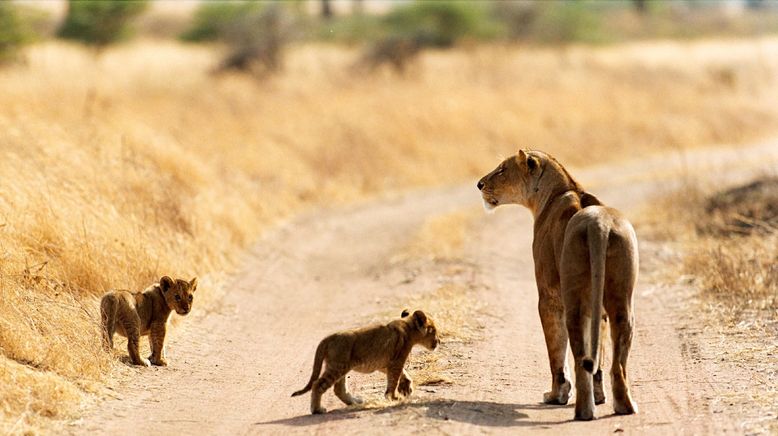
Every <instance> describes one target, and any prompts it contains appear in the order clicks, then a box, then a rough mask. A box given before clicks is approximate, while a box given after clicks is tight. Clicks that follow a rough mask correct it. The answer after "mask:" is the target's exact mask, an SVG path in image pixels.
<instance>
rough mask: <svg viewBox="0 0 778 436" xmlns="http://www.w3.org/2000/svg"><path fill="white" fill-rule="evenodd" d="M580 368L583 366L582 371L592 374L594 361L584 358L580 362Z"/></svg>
mask: <svg viewBox="0 0 778 436" xmlns="http://www.w3.org/2000/svg"><path fill="white" fill-rule="evenodd" d="M581 366H583V369H585V370H586V371H588V372H590V373H593V372H594V360H592V359H591V358H589V357H585V358H584V360H583V362H581Z"/></svg>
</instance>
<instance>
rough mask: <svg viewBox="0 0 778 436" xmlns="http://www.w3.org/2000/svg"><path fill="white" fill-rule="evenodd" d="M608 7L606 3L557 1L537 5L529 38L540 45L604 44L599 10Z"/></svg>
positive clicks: (577, 0) (574, 0) (578, 0)
mask: <svg viewBox="0 0 778 436" xmlns="http://www.w3.org/2000/svg"><path fill="white" fill-rule="evenodd" d="M607 6H609V5H608V4H607V2H604V3H596V2H592V1H586V0H556V1H548V2H544V3H540V4H538V5H537V7H538V11H537V16H536V17H535V19H534V20H533V22H532V24H531V26H532V30H531V31H530V34H531V35H532V36H531V37H532V38H533V39H536V40H538V41H540V42H546V43H565V42H576V41H577V42H588V43H597V42H605V41H606V39H607V38H606V35H605V32H603V28H602V21H601V19H600V16H599V14H598V8H601V7H607Z"/></svg>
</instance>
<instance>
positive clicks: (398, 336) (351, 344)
mask: <svg viewBox="0 0 778 436" xmlns="http://www.w3.org/2000/svg"><path fill="white" fill-rule="evenodd" d="M438 342H439V340H438V332H437V329H436V328H435V323H434V322H433V321H432V320H431V319H430V318H429V317H427V315H426V314H425V313H424V312H422V311H420V310H417V311H416V312H414V313H413V315H410V316H408V312H407V311H403V313H402V318H401V319H398V320H394V321H392V322H390V323H389V324H386V325H374V326H370V327H363V328H360V329H354V330H347V331H343V332H339V333H335V334H332V335H330V336H327V337H326V338H324V339H323V340H322V341H321V342H320V343H319V346H318V348H317V349H316V357H315V358H314V362H313V373H312V374H311V378H310V380H309V381H308V384H307V385H306V386H305V387H304V388H302V389H301V390H299V391H297V392H295V393H293V394H292V396H293V397H296V396H298V395H302V394H304V393H306V392H308V391H312V392H311V413H313V414H317V413H325V412H326V409H324V408H323V407H322V406H321V396H322V394H324V392H325V391H327V389H329V388H330V386H333V385H334V386H335V389H334V390H335V395H336V396H337V397H338V398H340V400H341V401H343V403H345V404H346V405H352V404H360V403H362V399H360V398H358V397H354V396H353V395H351V393H350V392H349V391H348V387H347V386H346V375H347V374H348V373H349V372H350V371H351V370H354V371H358V372H362V373H366V374H367V373H371V372H374V371H381V372H383V373H385V374H386V393H385V395H386V398H387V399H390V400H396V399H397V398H398V396H397V394H398V392H399V394H400V395H402V396H406V397H407V396H409V395H410V394H411V393H412V392H413V381H412V380H411V378H410V377H409V376H408V373H407V372H405V370H404V369H403V367H404V366H405V361H406V360H407V359H408V355H409V354H410V353H411V349H412V348H413V346H414V345H417V344H420V345H423V346H424V347H426V348H427V349H429V350H434V349H435V347H437V346H438ZM323 363H326V365H327V366H326V369H325V371H324V373H323V374H321V376H319V375H320V373H321V369H322V364H323Z"/></svg>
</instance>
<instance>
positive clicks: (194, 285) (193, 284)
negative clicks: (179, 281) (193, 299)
mask: <svg viewBox="0 0 778 436" xmlns="http://www.w3.org/2000/svg"><path fill="white" fill-rule="evenodd" d="M189 287H190V288H191V290H192V292H194V291H196V290H197V277H195V278H193V279H192V280H191V281H190V282H189Z"/></svg>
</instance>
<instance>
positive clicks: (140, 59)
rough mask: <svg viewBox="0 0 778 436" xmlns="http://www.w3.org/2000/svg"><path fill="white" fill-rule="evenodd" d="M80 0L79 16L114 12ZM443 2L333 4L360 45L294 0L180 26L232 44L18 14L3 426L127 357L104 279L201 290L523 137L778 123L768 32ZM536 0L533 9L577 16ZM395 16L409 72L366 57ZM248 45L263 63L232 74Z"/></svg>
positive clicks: (7, 163) (632, 142)
mask: <svg viewBox="0 0 778 436" xmlns="http://www.w3.org/2000/svg"><path fill="white" fill-rule="evenodd" d="M116 3H117V2H109V1H105V2H100V4H101V5H112V4H113V5H115V4H116ZM118 3H123V2H118ZM77 4H81V3H79V2H73V3H72V4H71V9H70V11H69V13H68V15H67V16H68V17H75V16H80V17H83V16H89V17H95V16H102V15H100V14H102V13H103V12H100V13H97V12H95V11H94V10H91V9H90V11H91V12H89V13H86V12H83V11H81V10H80V9H78V8H79V7H80V6H74V5H77ZM442 4H443V3H442ZM445 5H446V6H435V7H430V6H423V5H422V4H418V3H411V4H409V5H408V6H407V7H404V8H403V9H398V10H396V11H394V12H391V13H389V14H388V15H386V16H381V17H375V16H367V15H365V16H363V17H362V18H357V17H356V16H355V17H353V19H354V20H357V19H360V20H365V21H364V22H362V24H358V23H356V22H354V23H353V25H352V24H349V23H347V22H346V21H345V20H347V19H349V20H350V19H352V17H349V18H345V17H343V18H338V17H337V16H336V17H335V18H332V19H331V21H330V22H329V24H326V23H322V24H320V25H321V27H320V28H321V29H325V28H328V26H331V28H332V29H333V30H335V29H344V28H353V27H359V26H366V27H365V28H370V29H373V30H371V31H370V32H373V31H374V32H375V36H374V37H373V36H371V37H370V38H371V39H367V38H365V39H357V41H358V43H355V44H357V46H350V45H348V44H343V45H336V44H330V43H323V42H322V39H325V40H326V41H340V40H341V39H342V40H344V41H346V40H350V39H351V38H352V37H351V36H343V35H346V34H347V33H348V32H351V31H352V30H342V32H343V33H342V34H338V32H340V30H338V31H334V32H332V33H334V35H332V36H326V37H325V36H321V35H325V34H326V35H329V33H328V32H323V31H322V32H319V33H317V34H316V35H319V36H315V37H313V36H310V35H307V36H306V35H299V34H298V33H296V32H297V29H299V28H300V27H299V25H296V24H294V23H296V20H303V19H308V20H311V19H312V18H311V17H307V18H305V17H304V16H302V15H301V14H302V12H301V11H295V10H294V9H292V7H291V6H286V4H284V5H261V7H258V6H254V5H250V6H240V7H246V8H251V9H250V11H249V10H247V11H244V12H245V13H240V14H235V15H234V16H233V15H230V16H229V17H228V18H226V19H225V20H228V21H226V22H227V23H230V24H219V23H220V22H221V21H219V20H220V19H215V18H211V19H200V18H197V17H202V16H203V15H201V14H205V12H197V14H196V15H195V18H194V21H193V22H192V23H193V24H192V27H191V28H190V29H188V30H185V32H186V33H185V35H186V38H185V39H187V40H189V41H192V40H196V41H210V42H211V43H215V44H224V45H225V47H226V48H227V50H226V51H223V50H221V49H220V48H218V47H213V46H212V45H209V44H200V43H198V44H194V43H191V42H181V41H177V40H174V39H170V40H148V39H143V38H140V39H137V40H132V39H127V38H126V36H129V35H131V34H132V31H133V28H134V25H135V23H136V20H138V19H140V18H142V15H139V14H141V11H140V10H138V11H135V10H134V9H132V8H131V9H132V10H127V11H124V13H121V14H119V15H120V16H121V17H122V18H117V19H116V21H115V22H117V23H120V25H117V26H116V27H115V28H114V29H115V30H114V31H112V32H109V33H110V35H108V36H96V34H95V33H94V32H93V31H92V30H89V31H87V30H85V29H87V28H90V27H89V26H90V24H88V23H90V19H86V21H83V20H82V19H81V18H79V19H76V18H67V19H66V20H65V23H70V22H77V23H82V24H79V25H77V26H76V25H75V24H73V25H72V26H71V25H70V24H64V25H63V27H60V29H61V31H60V34H61V35H63V36H69V37H68V38H67V40H65V41H57V40H47V39H45V38H44V40H43V41H39V42H37V43H35V44H31V45H29V46H25V45H24V44H26V43H27V42H28V41H32V40H34V39H35V38H39V39H40V38H41V36H40V35H41V33H40V32H38V33H36V32H33V33H36V35H38V36H33V37H30V39H28V38H27V37H26V36H20V35H26V33H25V32H27V30H23V29H25V28H27V29H30V28H32V29H43V28H52V29H53V28H55V27H52V26H48V27H47V26H36V25H32V26H31V27H25V25H21V24H19V25H17V24H13V25H9V26H4V25H0V57H3V56H6V55H8V56H13V57H17V56H19V57H23V58H24V59H25V60H26V62H25V63H14V62H11V63H8V64H6V65H3V66H2V67H0V132H2V135H0V154H1V155H2V159H0V174H2V175H3V178H2V180H3V184H2V189H0V258H2V261H1V262H0V385H2V386H4V387H3V388H0V432H6V431H8V432H23V431H26V430H35V429H40V428H46V426H50V425H57V422H60V420H63V419H69V418H74V417H76V416H77V415H78V410H79V403H80V402H81V401H83V400H84V399H85V398H88V397H89V394H90V393H93V392H99V391H100V390H101V389H102V387H103V386H104V383H105V381H106V379H107V376H108V375H109V374H112V375H116V374H124V375H127V376H131V374H132V372H133V371H136V369H133V368H128V367H127V366H126V365H124V364H123V363H121V362H120V361H119V360H118V359H117V358H116V356H115V355H110V354H108V353H104V352H102V351H101V350H100V341H99V338H100V335H99V328H98V319H99V314H98V304H97V301H98V299H99V297H100V295H101V294H102V293H104V292H105V291H106V290H108V289H111V288H127V289H134V290H140V289H142V288H144V287H146V286H147V285H149V284H150V283H152V282H153V281H155V280H158V279H159V277H160V276H161V275H164V274H167V275H174V276H186V277H190V276H192V275H198V276H200V277H201V279H202V281H201V285H200V286H201V289H202V290H201V291H200V292H199V293H198V298H199V300H198V302H197V304H196V305H195V310H198V308H199V309H202V308H204V307H205V306H206V305H207V304H208V301H209V300H211V301H213V299H214V298H215V296H217V295H218V293H219V287H220V285H221V284H223V282H222V280H223V277H224V274H225V272H226V271H229V269H230V268H231V267H233V266H235V264H236V261H237V259H238V256H239V255H240V253H241V252H242V251H243V250H245V249H246V248H247V247H248V246H249V245H250V244H251V243H252V242H253V241H255V240H256V238H257V237H258V236H259V235H260V234H261V232H262V230H263V229H265V228H267V226H268V225H270V224H272V223H274V222H276V221H277V220H278V219H280V218H282V217H288V216H290V215H291V214H294V213H297V212H300V211H302V210H304V209H305V208H308V207H313V206H317V205H333V204H338V203H344V202H348V201H354V200H357V199H360V198H364V197H366V196H370V195H376V194H378V193H381V192H386V191H397V190H403V189H409V188H414V187H420V186H431V185H442V184H447V183H456V182H463V181H467V180H470V179H473V178H475V177H477V176H479V175H480V174H481V173H482V171H483V169H484V168H491V167H493V166H494V164H495V162H497V161H498V160H499V159H500V158H502V157H504V156H506V155H508V154H510V153H514V152H515V151H516V149H517V148H518V147H520V146H522V147H537V148H543V149H544V150H547V151H549V152H551V153H552V154H554V155H555V156H557V157H559V158H560V159H562V160H563V161H564V162H565V164H569V165H584V164H591V163H597V162H600V161H605V160H616V159H621V158H626V157H635V156H640V155H647V154H653V153H657V152H662V151H666V150H675V149H678V148H686V147H696V146H704V145H709V144H722V143H728V144H732V143H742V142H747V141H751V140H754V139H757V138H760V137H763V136H766V135H771V134H774V133H776V131H778V108H777V107H776V106H775V104H774V102H775V101H776V97H778V84H777V83H776V82H775V77H776V72H777V71H778V64H776V62H778V40H776V39H770V38H764V39H760V40H758V42H754V41H752V40H740V41H702V42H695V43H675V42H662V43H655V42H641V43H632V44H626V45H617V46H610V47H600V48H592V47H589V46H584V45H576V46H572V47H566V48H559V47H558V46H557V45H555V44H557V43H558V42H560V41H563V42H566V41H586V40H588V39H587V38H584V37H581V36H575V34H574V36H562V37H559V38H557V37H553V38H550V37H549V38H548V39H546V38H547V37H545V36H544V37H542V38H541V37H540V36H537V33H536V32H539V30H538V31H532V32H530V35H532V36H527V37H526V41H533V38H537V39H538V41H541V40H542V41H548V44H549V45H542V46H532V45H511V44H508V45H505V44H475V43H474V42H472V41H494V40H495V39H497V40H499V38H501V37H502V38H520V37H519V36H510V32H508V31H507V30H505V29H507V27H505V26H508V24H502V25H501V24H499V23H497V24H495V23H496V22H494V21H493V19H492V18H488V17H491V16H492V15H490V14H491V12H490V10H487V9H481V8H482V7H483V6H472V5H469V6H463V5H462V4H456V5H454V4H453V3H452V4H449V3H445ZM498 5H499V4H498ZM498 5H496V6H495V7H497V6H498ZM557 6H559V7H565V8H566V7H568V6H560V5H556V4H555V6H554V7H557ZM91 7H96V6H90V8H91ZM103 7H105V8H108V6H100V8H103ZM207 7H214V8H215V6H207ZM16 8H17V6H16V5H12V6H9V4H7V3H0V23H22V22H24V21H25V19H24V17H27V16H28V15H26V13H23V12H19V11H21V9H16ZM203 8H206V6H203ZM274 8H275V9H274ZM278 8H283V9H278ZM101 10H102V9H101ZM203 10H204V9H203ZM79 11H81V12H79ZM452 11H453V12H452ZM209 13H210V12H209ZM214 13H215V12H214ZM220 13H221V12H220ZM450 13H451V14H454V16H456V17H459V18H456V19H451V21H445V25H442V24H441V25H435V26H432V27H429V25H428V20H432V19H431V18H429V17H441V16H449V15H448V14H450ZM545 13H551V12H543V13H541V15H538V18H532V20H536V19H537V20H552V21H540V23H544V22H545V23H549V22H550V23H554V22H556V21H553V20H563V21H562V22H564V23H567V22H568V21H564V20H572V21H575V20H577V18H576V19H575V20H574V19H573V18H564V19H562V18H540V17H543V16H544V15H543V14H545ZM555 13H557V12H555ZM558 13H559V14H562V15H564V16H565V17H567V16H568V15H566V14H573V12H564V13H562V12H558ZM581 13H584V12H581ZM609 13H610V12H609ZM613 13H614V14H615V13H616V12H613ZM620 13H621V12H620ZM623 13H625V14H633V13H635V12H631V11H626V10H625V11H623ZM84 14H86V15H84ZM90 14H92V15H90ZM516 14H519V12H516ZM228 15H229V14H228ZM501 16H503V17H508V16H509V14H507V13H505V14H503V15H501ZM555 16H556V15H554V16H553V17H555ZM573 16H575V14H573ZM8 17H12V18H8ZM19 17H22V18H19ZM398 17H405V18H398ZM243 19H246V20H249V21H248V22H247V23H248V24H247V25H246V26H245V27H240V26H237V25H233V24H232V23H234V21H233V20H243ZM516 19H517V20H519V21H521V20H522V19H523V20H527V19H529V18H521V19H520V18H516ZM599 19H604V18H602V17H600V18H598V20H599ZM755 19H756V18H755ZM4 20H5V21H4ZM198 20H200V21H198ZM251 20H256V21H251ZM287 20H290V21H287ZM435 20H437V18H436V19H435ZM587 20H588V19H587ZM33 21H35V20H33ZM110 21H111V22H114V21H113V20H110ZM433 21H434V20H433ZM487 21H488V22H487ZM84 22H86V23H87V24H83V23H84ZM372 22H376V23H378V24H376V25H375V26H374V25H373V24H365V23H372ZM531 22H532V23H535V21H531ZM251 23H253V24H251ZM257 23H265V24H261V26H260V25H258V24H257ZM269 23H278V26H279V27H277V29H278V32H277V33H258V34H251V33H250V32H254V31H255V30H256V29H257V26H260V27H262V28H266V27H272V26H273V24H269ZM452 23H459V24H456V25H454V24H452ZM92 24H94V23H92ZM212 24H213V25H214V27H213V28H212V29H210V30H208V29H204V28H203V27H204V26H205V27H207V26H210V25H212ZM486 24H488V25H486ZM74 26H75V27H74ZM84 26H86V27H84ZM384 26H386V27H384ZM405 26H408V27H405ZM436 26H437V27H436ZM501 26H502V27H501ZM516 26H519V25H518V24H516ZM527 26H530V28H531V26H534V24H532V25H529V24H528V25H527ZM537 26H539V27H538V28H541V27H542V28H547V27H548V26H551V27H553V25H552V24H543V25H542V26H541V25H540V24H538V25H537ZM565 26H572V24H570V25H567V24H566V25H565ZM519 27H520V28H521V29H523V28H524V27H522V26H519ZM585 27H586V28H587V29H589V28H590V25H589V24H587V25H586V26H585ZM317 28H319V27H317ZM430 28H432V29H433V32H432V33H430V31H429V29H430ZM17 29H20V30H17ZM65 29H71V30H68V31H65ZM72 29H76V30H72ZM241 29H244V30H245V32H244V31H242V30H241ZM392 29H394V30H396V31H397V34H399V35H400V36H402V35H405V34H411V35H417V36H418V38H417V40H415V41H416V42H414V44H416V43H418V44H422V43H423V44H424V50H423V51H419V50H417V53H416V54H415V55H414V56H416V58H415V59H417V60H418V61H419V65H418V66H417V68H416V69H415V70H414V74H409V75H408V76H407V77H401V76H399V75H394V74H388V75H386V74H384V75H381V74H375V75H363V74H355V73H354V72H353V69H352V66H353V65H354V63H355V61H357V60H358V59H360V58H361V57H362V56H364V50H366V48H365V46H368V45H369V44H371V43H372V41H379V40H381V38H386V37H390V36H392ZM408 29H410V30H408ZM414 29H416V30H414ZM501 29H502V30H501ZM239 30H241V31H240V32H238V31H239ZM233 31H234V32H237V34H236V35H231V34H230V32H233ZM417 31H418V32H417ZM354 32H356V31H354ZM370 32H367V33H365V34H366V35H367V34H370ZM425 32H426V33H425ZM606 33H607V32H606ZM703 33H704V32H703ZM9 35H10V36H9ZM273 35H275V36H273ZM43 36H44V37H45V36H46V35H45V34H44V35H43ZM71 36H72V37H71ZM73 38H75V41H81V42H85V43H87V44H81V43H80V42H75V41H74V40H73ZM372 38H375V39H372ZM521 38H524V37H521ZM560 38H561V39H560ZM521 41H525V39H521ZM114 42H121V44H116V45H112V46H110V47H108V44H109V43H110V44H113V43H114ZM94 44H97V45H98V46H106V47H105V48H103V49H102V50H101V52H100V56H94V50H93V48H91V46H93V45H94ZM544 44H545V42H544ZM432 47H434V48H432ZM443 48H447V50H443ZM241 50H244V51H243V52H241ZM225 53H226V54H225ZM241 53H243V54H241ZM230 59H234V61H229V60H230ZM244 61H245V62H244ZM230 65H234V66H235V68H227V67H228V66H230ZM241 65H247V66H248V67H247V68H246V69H247V70H249V71H252V72H258V73H259V75H261V76H263V77H268V80H264V81H257V80H255V78H253V77H252V76H249V75H244V74H234V73H230V71H235V70H238V71H243V70H244V68H238V66H241ZM215 67H216V68H217V70H219V71H220V72H225V73H226V74H218V75H213V74H210V73H211V71H213V70H214V68H215ZM271 72H272V74H270V73H271ZM460 218H461V217H455V218H451V219H452V220H453V221H452V222H453V223H456V222H457V220H460ZM441 225H448V224H446V223H443V224H441ZM451 225H453V224H451ZM437 227H438V226H437V225H431V227H430V228H431V229H433V230H434V228H437ZM433 230H430V231H433ZM747 237H748V238H752V239H753V241H754V243H755V244H757V243H762V242H763V240H765V237H764V236H759V237H757V236H753V237H750V236H747ZM760 238H761V239H760ZM752 239H748V240H747V241H749V243H751V241H752ZM764 247H765V249H766V250H767V249H769V248H770V246H768V245H765V246H764ZM773 247H774V245H773ZM457 249H458V248H457V246H456V244H454V245H452V246H451V247H442V248H441V250H442V251H441V252H440V253H432V254H430V255H432V256H446V255H447V253H449V252H456V250H457ZM736 255H739V254H738V253H736V252H734V251H733V253H732V256H736ZM748 259H753V257H748ZM738 268H739V267H738ZM452 289H453V290H452ZM460 291H461V290H458V289H454V288H445V289H443V290H441V291H440V292H451V293H453V294H456V295H460V294H461V292H460ZM173 334H175V333H173ZM144 342H145V341H144ZM121 347H122V345H117V349H121ZM122 352H123V351H122Z"/></svg>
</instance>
